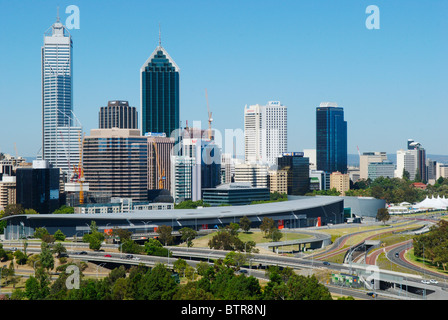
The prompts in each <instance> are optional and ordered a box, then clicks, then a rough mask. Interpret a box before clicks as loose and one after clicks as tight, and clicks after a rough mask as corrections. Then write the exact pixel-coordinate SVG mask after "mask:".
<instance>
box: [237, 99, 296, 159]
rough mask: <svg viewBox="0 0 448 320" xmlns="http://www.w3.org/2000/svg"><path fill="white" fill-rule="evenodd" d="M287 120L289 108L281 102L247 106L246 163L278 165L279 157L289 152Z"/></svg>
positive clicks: (245, 124) (245, 129)
mask: <svg viewBox="0 0 448 320" xmlns="http://www.w3.org/2000/svg"><path fill="white" fill-rule="evenodd" d="M287 120H288V115H287V107H286V106H284V105H282V104H281V103H280V102H279V101H269V102H268V103H267V105H265V106H260V105H258V104H257V105H251V106H245V108H244V135H245V160H246V162H259V163H266V164H269V165H274V164H275V163H276V159H277V157H278V156H280V155H281V154H282V153H284V152H286V150H287V146H288V137H287V133H288V130H287V124H288V123H287V122H288V121H287Z"/></svg>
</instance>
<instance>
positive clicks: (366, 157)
mask: <svg viewBox="0 0 448 320" xmlns="http://www.w3.org/2000/svg"><path fill="white" fill-rule="evenodd" d="M383 161H387V154H386V152H363V154H362V155H360V156H359V179H364V180H367V178H368V177H369V170H368V169H369V164H370V163H372V162H383ZM392 177H393V176H392Z"/></svg>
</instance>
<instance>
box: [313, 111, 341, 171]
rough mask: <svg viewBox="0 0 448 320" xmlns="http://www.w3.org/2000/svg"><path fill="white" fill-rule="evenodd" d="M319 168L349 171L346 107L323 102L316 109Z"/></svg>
mask: <svg viewBox="0 0 448 320" xmlns="http://www.w3.org/2000/svg"><path fill="white" fill-rule="evenodd" d="M316 162H317V170H322V171H325V172H327V173H331V172H336V171H339V172H341V173H346V172H347V122H346V121H344V109H343V108H341V107H338V106H337V104H336V103H331V102H323V103H321V104H320V106H319V107H317V109H316Z"/></svg>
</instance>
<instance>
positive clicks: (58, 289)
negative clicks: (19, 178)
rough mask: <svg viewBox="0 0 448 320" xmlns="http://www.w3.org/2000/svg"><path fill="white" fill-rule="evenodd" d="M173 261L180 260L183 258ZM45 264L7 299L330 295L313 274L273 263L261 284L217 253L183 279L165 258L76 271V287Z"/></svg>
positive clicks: (304, 297) (314, 297)
mask: <svg viewBox="0 0 448 320" xmlns="http://www.w3.org/2000/svg"><path fill="white" fill-rule="evenodd" d="M41 255H42V259H43V260H44V259H45V257H44V255H47V254H46V253H45V252H42V254H41ZM47 260H48V259H47ZM177 261H180V262H181V261H182V259H178V260H177ZM47 262H48V261H47ZM182 264H183V263H177V265H182ZM68 265H70V264H67V265H65V266H64V268H67V267H68ZM175 265H176V263H175ZM47 268H51V265H48V264H45V263H44V262H43V263H42V264H41V265H40V266H39V268H38V269H37V270H36V275H35V276H30V278H29V279H28V280H27V281H26V283H25V287H24V288H23V289H22V288H19V289H15V290H14V291H13V293H12V295H11V297H10V299H11V300H332V297H331V294H330V292H329V291H328V289H327V288H326V287H325V286H324V285H322V284H320V283H319V281H318V279H317V278H316V277H315V276H314V275H313V276H306V277H305V276H302V275H297V274H295V273H294V271H293V270H292V269H289V268H285V269H281V268H279V267H276V266H273V267H269V268H268V269H267V270H266V275H267V276H268V277H269V281H268V282H267V284H266V285H261V283H260V281H259V280H258V279H256V278H255V277H253V276H247V275H245V274H241V273H239V272H238V271H237V270H236V269H235V268H234V267H233V266H232V265H228V264H226V263H225V262H224V260H221V259H220V260H217V261H215V263H214V264H213V265H209V264H208V263H206V262H200V263H198V265H197V267H196V268H194V270H193V272H190V276H188V275H187V277H188V278H189V279H188V280H186V281H184V283H181V282H180V281H179V278H178V277H177V275H178V273H176V272H174V270H171V269H169V268H168V267H167V266H165V265H164V264H161V263H159V264H157V265H156V266H154V267H146V266H144V265H142V264H140V265H138V266H132V267H131V268H129V269H126V268H125V267H124V266H120V267H118V268H115V269H113V270H111V271H110V272H109V274H108V275H107V276H106V277H104V278H101V279H97V278H91V277H90V278H88V277H86V276H85V275H84V274H82V272H81V279H80V283H79V288H77V289H69V288H68V287H67V285H66V284H67V280H68V277H69V276H70V274H69V273H66V272H61V273H60V274H59V276H58V278H57V279H56V280H54V281H50V277H49V273H48V272H47V271H46V270H47ZM179 268H180V267H179ZM179 270H181V268H180V269H179Z"/></svg>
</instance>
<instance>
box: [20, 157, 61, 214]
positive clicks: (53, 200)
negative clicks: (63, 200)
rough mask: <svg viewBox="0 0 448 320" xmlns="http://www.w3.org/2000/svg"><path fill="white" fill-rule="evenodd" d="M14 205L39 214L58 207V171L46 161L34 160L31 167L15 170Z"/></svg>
mask: <svg viewBox="0 0 448 320" xmlns="http://www.w3.org/2000/svg"><path fill="white" fill-rule="evenodd" d="M16 188H17V189H16V203H18V204H21V205H22V207H23V208H24V209H34V210H36V211H37V212H38V213H40V214H47V213H53V212H54V211H55V210H56V209H58V208H59V207H60V197H59V196H60V193H59V169H58V168H53V167H52V166H51V164H50V163H49V162H48V161H46V160H34V161H33V166H32V167H22V168H17V170H16Z"/></svg>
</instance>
